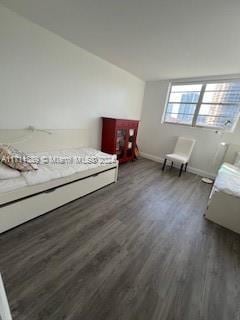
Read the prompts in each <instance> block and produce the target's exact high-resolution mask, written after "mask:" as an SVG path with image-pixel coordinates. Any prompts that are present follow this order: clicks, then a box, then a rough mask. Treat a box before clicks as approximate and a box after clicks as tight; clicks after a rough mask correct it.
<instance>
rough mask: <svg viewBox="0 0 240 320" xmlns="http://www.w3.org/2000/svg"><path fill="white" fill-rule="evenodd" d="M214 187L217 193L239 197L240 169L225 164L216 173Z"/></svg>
mask: <svg viewBox="0 0 240 320" xmlns="http://www.w3.org/2000/svg"><path fill="white" fill-rule="evenodd" d="M214 187H215V189H216V190H217V191H222V192H225V193H228V194H230V195H233V196H236V197H240V169H239V168H238V167H236V166H234V165H232V164H230V163H226V162H225V163H224V164H223V165H222V166H221V168H220V169H219V171H218V175H217V178H216V180H215V183H214Z"/></svg>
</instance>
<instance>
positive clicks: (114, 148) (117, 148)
mask: <svg viewBox="0 0 240 320" xmlns="http://www.w3.org/2000/svg"><path fill="white" fill-rule="evenodd" d="M102 121H103V124H102V151H103V152H106V153H110V154H117V158H118V160H119V163H123V162H127V161H130V160H133V159H134V157H135V147H136V140H137V131H138V124H139V121H137V120H125V119H114V118H102Z"/></svg>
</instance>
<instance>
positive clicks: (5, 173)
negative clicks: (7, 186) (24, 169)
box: [0, 163, 21, 180]
mask: <svg viewBox="0 0 240 320" xmlns="http://www.w3.org/2000/svg"><path fill="white" fill-rule="evenodd" d="M20 175H21V174H20V172H19V171H18V170H16V169H12V168H9V167H8V166H6V165H5V164H3V163H0V179H1V180H3V179H12V178H17V177H19V176H20Z"/></svg>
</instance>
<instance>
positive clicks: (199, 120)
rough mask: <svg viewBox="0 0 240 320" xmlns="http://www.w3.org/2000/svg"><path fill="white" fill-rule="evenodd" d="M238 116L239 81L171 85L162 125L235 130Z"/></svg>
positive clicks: (239, 108)
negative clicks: (173, 124)
mask: <svg viewBox="0 0 240 320" xmlns="http://www.w3.org/2000/svg"><path fill="white" fill-rule="evenodd" d="M239 113H240V80H233V81H224V82H223V81H221V82H220V81H219V82H218V81H216V82H196V83H191V84H189V83H188V84H187V83H186V84H183V83H173V84H172V85H171V89H170V93H169V97H168V102H167V106H166V112H165V117H164V122H166V123H175V124H183V125H189V126H193V127H207V128H214V129H216V128H217V129H221V128H227V129H229V130H231V129H232V128H234V126H235V124H236V122H237V120H238V117H239Z"/></svg>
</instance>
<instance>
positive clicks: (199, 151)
mask: <svg viewBox="0 0 240 320" xmlns="http://www.w3.org/2000/svg"><path fill="white" fill-rule="evenodd" d="M168 86H169V81H168V80H164V81H150V82H147V84H146V87H145V95H144V101H143V110H142V119H141V127H140V135H139V145H140V150H141V152H142V154H143V155H144V156H146V157H149V158H152V159H154V160H157V161H160V160H161V159H162V158H163V157H164V155H165V154H166V153H170V152H172V151H173V148H174V145H175V142H176V137H177V136H184V137H193V138H195V139H196V145H195V148H194V151H193V154H192V159H191V162H190V167H192V168H190V169H192V171H194V172H196V173H199V174H201V175H209V176H212V175H214V174H215V170H214V163H215V161H214V159H215V156H216V154H218V155H221V152H222V151H224V150H221V147H220V143H221V142H222V141H225V142H229V143H236V144H240V122H239V123H238V125H237V128H236V129H235V131H234V132H233V133H225V134H224V136H221V135H219V134H216V133H215V131H214V130H210V129H202V128H192V127H185V126H180V125H172V124H163V123H161V120H162V116H163V112H164V108H165V101H166V96H167V92H168ZM218 148H220V149H218ZM218 158H219V157H218Z"/></svg>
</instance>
